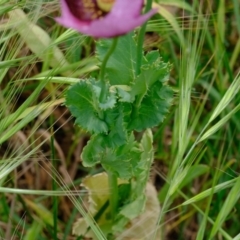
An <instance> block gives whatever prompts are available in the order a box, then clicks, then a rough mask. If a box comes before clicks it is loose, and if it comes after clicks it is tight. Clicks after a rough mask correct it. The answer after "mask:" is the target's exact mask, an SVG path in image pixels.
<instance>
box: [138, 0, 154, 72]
mask: <svg viewBox="0 0 240 240" xmlns="http://www.w3.org/2000/svg"><path fill="white" fill-rule="evenodd" d="M151 8H152V0H148V1H147V5H146V8H145V13H146V12H148V11H149V10H150V9H151ZM146 27H147V22H145V23H144V24H143V25H142V27H141V29H140V31H139V35H138V42H137V62H136V75H139V74H140V72H141V66H142V58H143V50H142V49H143V43H144V36H145V32H146Z"/></svg>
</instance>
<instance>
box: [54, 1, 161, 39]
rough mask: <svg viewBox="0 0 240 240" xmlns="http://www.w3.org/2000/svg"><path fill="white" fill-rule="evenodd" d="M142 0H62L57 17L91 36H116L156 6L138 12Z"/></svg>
mask: <svg viewBox="0 0 240 240" xmlns="http://www.w3.org/2000/svg"><path fill="white" fill-rule="evenodd" d="M143 1H144V0H61V9H62V16H61V17H59V18H57V19H56V21H57V22H58V23H60V24H62V25H63V26H65V27H68V28H73V29H75V30H77V31H79V32H81V33H83V34H86V35H90V36H93V37H106V38H109V37H115V36H119V35H123V34H125V33H127V32H129V31H131V30H133V29H134V28H135V27H137V26H140V25H142V24H143V23H144V22H145V21H147V20H148V19H149V18H150V17H151V16H152V15H154V14H155V13H156V11H157V10H156V9H152V10H151V11H149V12H148V13H146V14H144V15H141V10H142V7H143Z"/></svg>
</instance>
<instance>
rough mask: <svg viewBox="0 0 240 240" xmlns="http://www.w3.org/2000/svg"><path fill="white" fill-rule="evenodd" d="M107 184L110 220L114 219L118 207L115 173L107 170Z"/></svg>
mask: <svg viewBox="0 0 240 240" xmlns="http://www.w3.org/2000/svg"><path fill="white" fill-rule="evenodd" d="M108 184H109V189H110V207H111V218H112V221H114V219H115V216H116V214H117V207H118V184H117V175H116V174H115V173H112V172H108Z"/></svg>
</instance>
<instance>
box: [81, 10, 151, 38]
mask: <svg viewBox="0 0 240 240" xmlns="http://www.w3.org/2000/svg"><path fill="white" fill-rule="evenodd" d="M155 13H156V10H155V9H153V10H151V11H150V12H148V13H147V14H144V15H140V16H138V17H135V18H130V16H128V17H127V16H124V17H123V16H113V14H112V12H111V13H110V14H109V15H107V16H106V17H105V18H104V19H101V20H97V21H93V22H92V23H91V24H90V25H89V28H88V29H86V31H85V32H84V33H85V34H88V35H91V36H94V37H115V36H119V35H123V34H125V33H127V32H130V31H132V30H133V29H134V28H136V27H138V26H140V25H142V24H143V23H144V22H146V21H147V20H148V19H149V18H150V17H151V16H152V15H154V14H155Z"/></svg>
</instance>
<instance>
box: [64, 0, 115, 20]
mask: <svg viewBox="0 0 240 240" xmlns="http://www.w3.org/2000/svg"><path fill="white" fill-rule="evenodd" d="M114 2H115V0H66V3H67V5H68V7H69V10H70V11H71V13H72V14H73V15H74V16H75V17H77V18H79V19H81V20H83V21H92V20H96V19H99V18H101V17H104V16H105V15H106V14H108V12H109V11H111V9H112V6H113V4H114Z"/></svg>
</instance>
